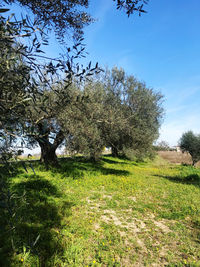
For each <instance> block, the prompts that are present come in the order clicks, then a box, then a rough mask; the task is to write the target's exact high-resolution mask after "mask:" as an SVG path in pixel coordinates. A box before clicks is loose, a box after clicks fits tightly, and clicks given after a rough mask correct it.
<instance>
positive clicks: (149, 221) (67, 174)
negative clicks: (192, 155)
mask: <svg viewBox="0 0 200 267" xmlns="http://www.w3.org/2000/svg"><path fill="white" fill-rule="evenodd" d="M33 164H35V172H36V175H34V174H33V171H32V170H31V168H29V166H28V164H27V169H28V173H26V172H25V170H24V169H23V168H20V167H18V168H17V167H15V175H13V177H11V178H7V183H6V186H7V189H8V188H9V190H10V191H11V192H15V193H16V196H20V195H23V194H25V195H24V197H23V198H16V196H15V197H13V199H12V201H11V202H12V203H13V210H16V208H18V209H17V210H16V214H15V215H14V216H13V217H12V218H10V217H9V216H10V215H9V212H2V213H1V215H0V219H1V226H3V227H4V232H3V237H2V238H3V239H2V240H3V246H2V243H1V242H0V257H1V258H0V265H1V266H200V169H197V168H193V167H190V166H176V165H170V164H168V163H167V162H165V161H164V160H161V159H159V158H157V159H156V160H155V161H153V162H146V163H136V162H131V161H128V160H124V159H119V158H112V157H110V156H104V157H103V159H102V161H101V163H98V164H94V163H91V162H89V161H86V160H83V159H82V158H76V159H63V160H60V164H61V167H60V168H59V169H57V170H56V169H51V170H49V171H45V170H44V169H43V167H42V166H39V164H38V163H37V162H35V163H33ZM8 222H11V223H12V225H14V227H15V228H14V229H13V230H12V231H9V229H10V228H9V227H10V226H9V225H8ZM37 237H38V238H39V239H38V241H37V242H36V244H35V245H34V242H35V241H36V238H37ZM11 238H13V243H14V246H15V249H14V250H13V249H11V245H10V244H11Z"/></svg>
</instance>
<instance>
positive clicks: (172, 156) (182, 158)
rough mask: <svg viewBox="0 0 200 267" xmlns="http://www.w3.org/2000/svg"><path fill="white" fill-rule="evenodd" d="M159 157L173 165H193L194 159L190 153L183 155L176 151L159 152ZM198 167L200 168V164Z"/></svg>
mask: <svg viewBox="0 0 200 267" xmlns="http://www.w3.org/2000/svg"><path fill="white" fill-rule="evenodd" d="M158 155H159V156H160V157H161V158H163V159H165V160H168V161H169V162H171V163H175V164H182V163H183V164H192V158H191V156H190V154H189V153H186V152H185V153H182V152H176V151H158ZM197 166H200V162H199V163H197Z"/></svg>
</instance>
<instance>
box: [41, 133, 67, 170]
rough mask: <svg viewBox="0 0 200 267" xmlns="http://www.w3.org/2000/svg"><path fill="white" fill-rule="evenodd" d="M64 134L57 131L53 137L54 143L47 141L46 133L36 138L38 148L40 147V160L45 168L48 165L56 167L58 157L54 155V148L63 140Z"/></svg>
mask: <svg viewBox="0 0 200 267" xmlns="http://www.w3.org/2000/svg"><path fill="white" fill-rule="evenodd" d="M63 140H64V135H63V133H62V131H59V132H58V134H57V135H56V137H55V139H54V143H53V144H52V143H50V142H49V138H48V135H45V136H43V137H40V138H38V139H37V141H38V143H39V145H40V148H41V157H40V161H41V162H42V163H44V164H45V166H46V169H48V168H49V165H51V166H53V167H58V166H59V164H58V158H57V156H56V149H57V148H58V146H59V145H60V144H61V143H62V142H63Z"/></svg>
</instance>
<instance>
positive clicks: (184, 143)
mask: <svg viewBox="0 0 200 267" xmlns="http://www.w3.org/2000/svg"><path fill="white" fill-rule="evenodd" d="M179 145H180V148H181V150H182V151H183V152H188V153H189V154H190V155H191V157H192V165H193V166H194V165H195V164H196V163H197V162H198V161H199V160H200V135H195V134H194V133H193V132H192V131H188V132H186V133H184V134H183V135H182V137H181V139H180V141H179Z"/></svg>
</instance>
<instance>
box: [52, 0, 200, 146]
mask: <svg viewBox="0 0 200 267" xmlns="http://www.w3.org/2000/svg"><path fill="white" fill-rule="evenodd" d="M146 10H147V11H148V13H147V14H143V15H142V16H141V17H139V16H138V15H137V14H135V15H133V16H130V17H129V18H128V17H127V15H126V14H125V13H123V12H120V11H118V10H116V8H115V3H114V2H113V1H112V0H90V7H89V9H88V11H89V12H90V14H91V15H92V16H93V17H94V18H96V22H94V23H93V24H92V25H90V26H88V27H86V28H85V40H84V42H85V44H86V48H87V52H88V53H89V55H88V56H87V58H86V60H85V62H86V61H87V62H89V61H90V60H91V61H92V62H94V63H95V62H97V61H98V62H99V64H100V65H101V66H108V67H109V68H112V67H113V66H118V67H123V68H124V70H125V71H126V72H127V73H128V74H133V75H134V76H135V77H136V78H138V79H139V80H142V81H145V82H146V84H147V86H149V87H152V88H154V89H155V90H156V91H161V93H162V94H163V95H164V99H165V101H164V104H163V105H164V108H165V117H164V121H163V124H162V127H161V130H160V138H159V139H160V140H165V141H167V142H168V143H169V144H170V145H176V144H177V142H178V140H179V138H180V137H181V135H182V133H183V132H185V131H187V130H193V131H194V132H195V133H200V120H199V114H200V105H199V103H200V16H199V11H200V1H199V0H190V1H186V0H182V1H181V0H149V4H148V5H147V6H146ZM57 51H58V45H57V44H56V43H55V40H54V39H52V40H51V46H50V47H49V48H48V51H47V52H48V53H49V54H51V55H52V56H54V55H56V53H57Z"/></svg>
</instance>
